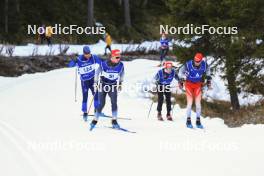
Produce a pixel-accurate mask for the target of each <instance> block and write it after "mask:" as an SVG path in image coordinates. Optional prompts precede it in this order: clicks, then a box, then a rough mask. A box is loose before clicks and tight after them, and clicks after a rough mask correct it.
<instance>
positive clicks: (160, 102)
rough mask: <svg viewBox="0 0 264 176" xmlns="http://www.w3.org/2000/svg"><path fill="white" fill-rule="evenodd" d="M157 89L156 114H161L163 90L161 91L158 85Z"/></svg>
mask: <svg viewBox="0 0 264 176" xmlns="http://www.w3.org/2000/svg"><path fill="white" fill-rule="evenodd" d="M157 88H158V91H157V92H158V106H157V111H158V113H161V111H162V104H163V99H164V97H163V90H162V89H163V88H162V86H160V85H158V86H157Z"/></svg>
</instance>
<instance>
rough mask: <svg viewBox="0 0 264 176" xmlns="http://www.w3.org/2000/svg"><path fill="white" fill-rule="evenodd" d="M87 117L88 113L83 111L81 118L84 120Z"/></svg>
mask: <svg viewBox="0 0 264 176" xmlns="http://www.w3.org/2000/svg"><path fill="white" fill-rule="evenodd" d="M87 118H88V113H87V112H84V113H83V120H84V121H85V122H86V121H87Z"/></svg>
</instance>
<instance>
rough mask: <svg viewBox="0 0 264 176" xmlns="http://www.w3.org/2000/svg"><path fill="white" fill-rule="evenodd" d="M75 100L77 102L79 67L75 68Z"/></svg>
mask: <svg viewBox="0 0 264 176" xmlns="http://www.w3.org/2000/svg"><path fill="white" fill-rule="evenodd" d="M74 89H75V90H74V101H75V102H77V67H76V69H75V86H74Z"/></svg>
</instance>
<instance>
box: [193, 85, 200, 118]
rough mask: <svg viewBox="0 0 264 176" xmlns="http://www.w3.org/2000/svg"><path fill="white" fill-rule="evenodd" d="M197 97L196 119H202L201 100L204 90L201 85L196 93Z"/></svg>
mask: <svg viewBox="0 0 264 176" xmlns="http://www.w3.org/2000/svg"><path fill="white" fill-rule="evenodd" d="M194 96H195V107H196V118H200V116H201V110H202V107H201V99H202V90H201V85H199V86H197V88H196V89H195V92H194Z"/></svg>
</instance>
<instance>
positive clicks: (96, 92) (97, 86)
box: [87, 80, 100, 115]
mask: <svg viewBox="0 0 264 176" xmlns="http://www.w3.org/2000/svg"><path fill="white" fill-rule="evenodd" d="M99 85H100V80H99V82H98V84H97V85H96V87H95V89H96V90H95V91H94V95H93V98H92V102H91V104H90V106H89V109H88V112H87V114H88V115H89V112H90V110H91V107H92V104H93V102H94V98H95V96H96V94H98V93H99V91H98V90H99ZM97 97H98V98H99V95H97Z"/></svg>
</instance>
